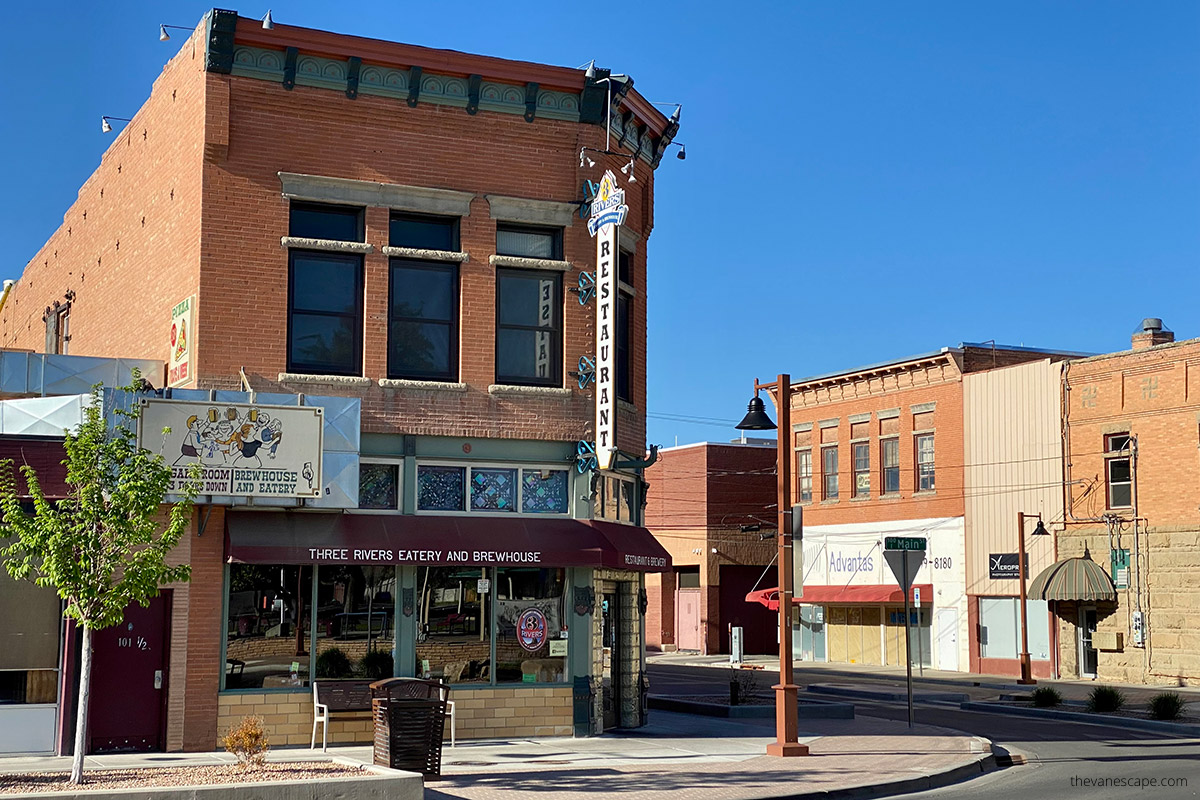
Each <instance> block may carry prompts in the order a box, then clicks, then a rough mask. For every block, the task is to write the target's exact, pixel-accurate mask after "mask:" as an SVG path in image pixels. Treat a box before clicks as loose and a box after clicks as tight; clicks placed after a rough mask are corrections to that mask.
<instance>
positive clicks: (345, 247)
mask: <svg viewBox="0 0 1200 800" xmlns="http://www.w3.org/2000/svg"><path fill="white" fill-rule="evenodd" d="M279 244H280V245H282V246H283V247H296V248H301V249H304V250H324V251H327V252H330V253H373V252H375V245H373V244H368V243H367V242H340V241H337V240H336V239H305V238H304V237H302V236H280V237H279Z"/></svg>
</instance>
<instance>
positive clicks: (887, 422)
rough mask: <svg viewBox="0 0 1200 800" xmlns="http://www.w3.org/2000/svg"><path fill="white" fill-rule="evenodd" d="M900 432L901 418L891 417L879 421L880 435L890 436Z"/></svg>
mask: <svg viewBox="0 0 1200 800" xmlns="http://www.w3.org/2000/svg"><path fill="white" fill-rule="evenodd" d="M899 432H900V418H899V417H890V418H888V419H881V420H879V435H880V436H889V435H892V434H896V433H899Z"/></svg>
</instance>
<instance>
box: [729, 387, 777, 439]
mask: <svg viewBox="0 0 1200 800" xmlns="http://www.w3.org/2000/svg"><path fill="white" fill-rule="evenodd" d="M735 427H736V428H737V429H738V430H739V431H773V430H775V423H774V422H772V421H771V418H770V417H768V416H767V410H766V407H765V406H764V405H763V401H762V398H761V397H759V396H758V395H754V399H752V400H751V401H750V404H749V406H748V408H747V411H746V416H744V417H742V421H741V422H739V423H738V424H737V425H736V426H735Z"/></svg>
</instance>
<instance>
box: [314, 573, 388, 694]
mask: <svg viewBox="0 0 1200 800" xmlns="http://www.w3.org/2000/svg"><path fill="white" fill-rule="evenodd" d="M395 590H396V568H395V567H393V566H390V565H389V566H378V567H375V566H371V567H363V566H354V565H337V566H322V567H319V568H318V569H317V601H316V602H317V631H316V636H315V639H316V659H315V662H314V674H315V676H316V677H317V678H349V677H364V678H372V679H375V680H378V679H380V678H390V677H391V676H392V675H393V674H394V670H393V664H394V650H395V647H394V644H395V634H394V626H393V619H392V616H393V614H392V612H393V610H394V608H395V604H394V600H393V597H394V593H395Z"/></svg>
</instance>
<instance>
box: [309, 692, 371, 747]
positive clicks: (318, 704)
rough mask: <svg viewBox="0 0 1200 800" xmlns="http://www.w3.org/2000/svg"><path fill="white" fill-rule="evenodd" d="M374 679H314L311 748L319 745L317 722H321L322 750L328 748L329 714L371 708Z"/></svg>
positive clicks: (368, 709)
mask: <svg viewBox="0 0 1200 800" xmlns="http://www.w3.org/2000/svg"><path fill="white" fill-rule="evenodd" d="M372 683H374V681H370V680H367V679H365V678H362V679H353V678H352V679H348V680H347V679H332V678H325V679H320V678H318V679H317V680H314V681H313V682H312V687H313V727H312V743H311V744H310V745H309V747H310V748H312V749H316V746H317V723H321V725H322V728H321V750H322V751H325V750H327V749H328V745H327V742H328V740H329V715H330V714H331V713H333V712H337V711H351V712H361V711H367V712H369V711H370V710H371V684H372Z"/></svg>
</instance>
